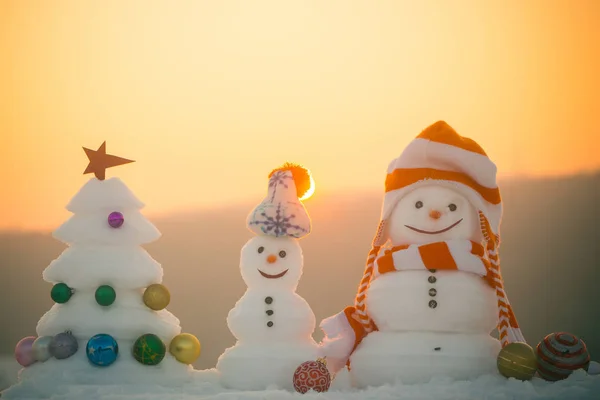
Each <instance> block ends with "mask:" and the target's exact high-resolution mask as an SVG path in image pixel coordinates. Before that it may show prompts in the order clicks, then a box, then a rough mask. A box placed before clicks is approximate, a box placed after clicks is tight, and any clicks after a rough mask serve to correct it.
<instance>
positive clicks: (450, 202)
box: [321, 121, 525, 387]
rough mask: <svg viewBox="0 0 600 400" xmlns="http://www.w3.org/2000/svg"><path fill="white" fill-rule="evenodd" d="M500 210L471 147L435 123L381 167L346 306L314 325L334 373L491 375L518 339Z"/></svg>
mask: <svg viewBox="0 0 600 400" xmlns="http://www.w3.org/2000/svg"><path fill="white" fill-rule="evenodd" d="M501 215H502V202H501V198H500V192H499V190H498V187H497V184H496V166H495V164H494V163H493V162H492V161H491V160H490V159H489V158H488V157H487V155H486V153H485V152H484V151H483V149H482V148H481V147H480V146H479V145H478V144H477V143H475V142H474V141H473V140H471V139H468V138H465V137H462V136H460V135H458V134H457V133H456V132H455V131H454V130H453V129H452V128H451V127H450V126H449V125H448V124H446V123H445V122H443V121H439V122H437V123H435V124H433V125H432V126H430V127H428V128H427V129H425V130H424V131H423V132H422V133H421V134H420V135H419V136H418V137H417V138H416V139H414V140H413V141H412V142H411V143H410V144H409V145H408V146H407V148H406V149H405V150H404V152H403V153H402V154H401V155H400V157H398V158H397V159H395V160H393V161H392V162H391V163H390V164H389V167H388V171H387V177H386V181H385V196H384V200H383V207H382V215H381V222H380V224H379V228H378V230H377V233H376V236H375V239H374V241H373V247H372V249H371V251H370V252H369V255H368V259H367V266H366V269H365V272H364V275H363V278H362V280H361V282H360V285H359V288H358V293H357V295H356V299H355V303H354V306H353V307H348V308H346V309H345V310H344V311H343V312H341V313H339V314H337V315H335V316H333V317H330V318H328V319H326V320H324V321H323V322H322V323H321V328H322V329H323V331H324V332H325V334H326V337H325V339H324V340H323V355H325V356H327V357H328V361H329V365H330V368H333V369H334V371H333V372H336V371H335V370H336V369H337V370H339V369H340V368H342V367H343V366H344V365H345V364H346V363H347V361H348V365H349V372H350V377H351V379H352V381H353V383H354V385H355V386H357V387H366V386H379V385H383V384H388V383H389V384H393V383H394V382H395V381H397V380H400V381H402V382H403V383H425V382H428V381H430V380H431V378H432V377H434V376H444V377H450V378H453V379H457V380H465V379H473V378H475V377H477V376H479V375H481V374H486V373H496V372H497V369H496V359H497V355H498V352H499V351H500V349H501V347H503V346H505V345H507V344H508V343H510V342H525V339H524V338H523V335H522V334H521V331H520V329H519V326H518V324H517V321H516V318H515V316H514V313H513V311H512V307H511V306H510V304H509V302H508V299H507V296H506V292H505V290H504V285H503V280H502V276H501V274H500V264H499V258H498V245H499V227H500V219H501ZM494 328H497V331H498V335H499V340H498V339H495V338H494V337H492V336H491V335H490V333H491V332H492V331H493V330H494Z"/></svg>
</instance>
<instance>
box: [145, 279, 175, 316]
mask: <svg viewBox="0 0 600 400" xmlns="http://www.w3.org/2000/svg"><path fill="white" fill-rule="evenodd" d="M170 302H171V293H169V289H167V288H166V287H165V286H164V285H161V284H160V283H155V284H154V285H150V286H148V287H147V288H146V291H144V304H145V305H146V307H148V308H150V309H152V310H154V311H159V310H163V309H165V308H167V306H168V305H169V303H170Z"/></svg>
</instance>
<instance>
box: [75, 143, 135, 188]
mask: <svg viewBox="0 0 600 400" xmlns="http://www.w3.org/2000/svg"><path fill="white" fill-rule="evenodd" d="M83 150H84V151H85V155H86V156H87V158H88V159H89V160H90V163H89V164H88V166H87V168H86V169H85V171H84V172H83V174H84V175H85V174H91V173H94V175H96V178H97V179H98V180H101V181H103V180H104V179H105V178H106V168H110V167H116V166H117V165H123V164H129V163H132V162H135V161H133V160H128V159H126V158H121V157H117V156H113V155H110V154H106V142H104V143H102V145H101V146H100V148H98V150H90V149H86V148H85V147H84V148H83Z"/></svg>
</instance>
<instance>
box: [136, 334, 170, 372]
mask: <svg viewBox="0 0 600 400" xmlns="http://www.w3.org/2000/svg"><path fill="white" fill-rule="evenodd" d="M166 352H167V347H166V346H165V344H164V343H163V341H162V340H161V339H160V338H159V337H158V336H156V335H154V334H152V333H147V334H145V335H142V336H140V337H139V338H138V339H137V340H136V341H135V343H134V344H133V357H134V358H135V359H136V360H137V361H138V362H139V363H141V364H144V365H157V364H158V363H160V362H161V361H162V360H163V358H165V354H166Z"/></svg>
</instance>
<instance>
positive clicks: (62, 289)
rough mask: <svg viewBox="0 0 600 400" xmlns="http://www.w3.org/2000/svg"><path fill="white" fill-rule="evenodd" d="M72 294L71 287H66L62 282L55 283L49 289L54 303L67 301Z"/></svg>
mask: <svg viewBox="0 0 600 400" xmlns="http://www.w3.org/2000/svg"><path fill="white" fill-rule="evenodd" d="M72 295H73V289H71V288H70V287H68V286H67V285H66V284H64V283H57V284H56V285H54V286H52V290H51V291H50V297H52V300H53V301H54V302H55V303H58V304H63V303H66V302H67V301H69V299H70V298H71V296H72Z"/></svg>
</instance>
